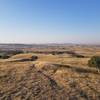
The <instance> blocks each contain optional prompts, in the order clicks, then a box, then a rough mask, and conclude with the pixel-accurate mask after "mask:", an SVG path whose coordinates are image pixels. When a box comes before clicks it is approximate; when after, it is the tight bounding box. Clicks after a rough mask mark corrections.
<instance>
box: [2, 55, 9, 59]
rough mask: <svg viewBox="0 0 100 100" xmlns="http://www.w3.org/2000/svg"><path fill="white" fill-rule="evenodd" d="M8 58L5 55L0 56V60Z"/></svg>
mask: <svg viewBox="0 0 100 100" xmlns="http://www.w3.org/2000/svg"><path fill="white" fill-rule="evenodd" d="M9 57H10V56H8V55H6V54H2V55H0V59H8V58H9Z"/></svg>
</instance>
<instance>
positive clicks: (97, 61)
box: [88, 56, 100, 71]
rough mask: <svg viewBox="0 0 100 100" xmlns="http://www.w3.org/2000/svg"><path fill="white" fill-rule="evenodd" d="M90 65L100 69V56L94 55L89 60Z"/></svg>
mask: <svg viewBox="0 0 100 100" xmlns="http://www.w3.org/2000/svg"><path fill="white" fill-rule="evenodd" d="M88 66H90V67H95V68H97V69H98V70H99V71H100V56H93V57H92V58H91V59H90V60H89V61H88Z"/></svg>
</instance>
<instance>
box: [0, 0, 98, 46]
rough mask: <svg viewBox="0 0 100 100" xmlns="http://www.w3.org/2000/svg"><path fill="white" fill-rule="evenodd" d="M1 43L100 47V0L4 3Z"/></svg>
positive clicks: (0, 9) (15, 0)
mask: <svg viewBox="0 0 100 100" xmlns="http://www.w3.org/2000/svg"><path fill="white" fill-rule="evenodd" d="M0 43H93V44H96V43H98V44H100V0H0Z"/></svg>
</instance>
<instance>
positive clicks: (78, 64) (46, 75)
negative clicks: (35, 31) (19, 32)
mask: <svg viewBox="0 0 100 100" xmlns="http://www.w3.org/2000/svg"><path fill="white" fill-rule="evenodd" d="M45 50H46V49H45ZM71 50H75V51H76V52H77V53H79V54H82V55H85V56H86V55H88V56H86V57H85V58H77V57H73V56H71V55H68V54H62V55H52V54H34V53H26V54H18V55H15V56H13V57H11V58H9V59H7V60H0V100H100V74H99V73H97V70H96V69H95V68H92V69H91V68H89V67H88V66H87V62H88V60H89V59H90V57H91V56H92V55H96V54H99V50H98V49H97V50H95V52H94V51H93V50H94V49H93V48H80V47H79V48H75V47H73V48H71ZM33 55H36V56H38V59H37V60H36V61H25V62H16V61H14V59H21V58H26V59H27V58H30V57H32V56H33ZM11 61H13V62H11Z"/></svg>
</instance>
